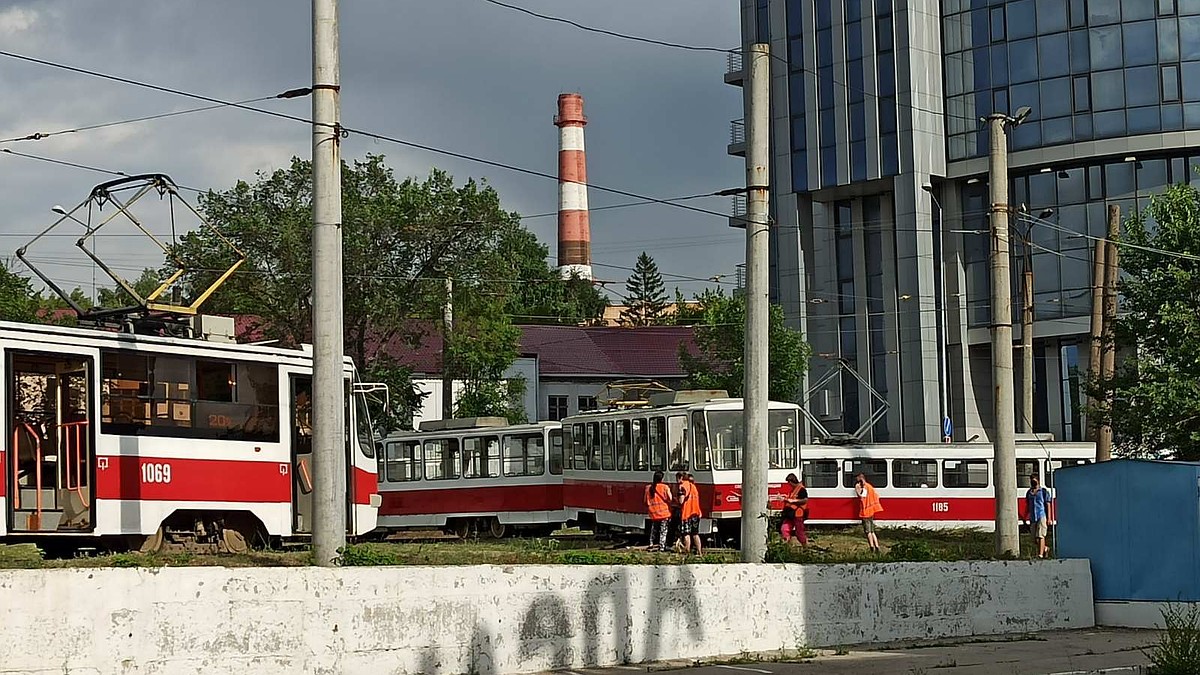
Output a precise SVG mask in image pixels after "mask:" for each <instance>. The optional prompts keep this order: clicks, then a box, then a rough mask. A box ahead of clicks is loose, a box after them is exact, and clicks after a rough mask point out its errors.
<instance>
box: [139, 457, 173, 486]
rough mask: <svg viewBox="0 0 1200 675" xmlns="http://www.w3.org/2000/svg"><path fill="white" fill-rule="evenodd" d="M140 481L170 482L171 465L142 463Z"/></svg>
mask: <svg viewBox="0 0 1200 675" xmlns="http://www.w3.org/2000/svg"><path fill="white" fill-rule="evenodd" d="M142 482H143V483H170V482H171V465H170V464H155V463H153V462H151V463H147V464H143V465H142Z"/></svg>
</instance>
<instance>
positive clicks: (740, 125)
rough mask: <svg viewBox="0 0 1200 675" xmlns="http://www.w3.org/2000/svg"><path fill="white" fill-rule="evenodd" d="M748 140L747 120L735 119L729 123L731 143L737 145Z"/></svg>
mask: <svg viewBox="0 0 1200 675" xmlns="http://www.w3.org/2000/svg"><path fill="white" fill-rule="evenodd" d="M745 142H746V121H745V120H733V121H732V122H730V123H729V144H730V145H737V144H739V143H745Z"/></svg>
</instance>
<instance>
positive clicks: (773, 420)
mask: <svg viewBox="0 0 1200 675" xmlns="http://www.w3.org/2000/svg"><path fill="white" fill-rule="evenodd" d="M707 414H708V442H709V445H710V447H711V449H712V461H713V468H714V469H718V470H736V469H741V468H742V443H743V439H745V437H746V433H745V431H744V428H743V426H742V411H741V410H710V411H708V413H707ZM767 457H768V467H769V468H772V469H794V468H796V467H797V466H798V465H799V456H798V455H797V451H796V413H795V411H793V410H772V411H770V412H768V413H767Z"/></svg>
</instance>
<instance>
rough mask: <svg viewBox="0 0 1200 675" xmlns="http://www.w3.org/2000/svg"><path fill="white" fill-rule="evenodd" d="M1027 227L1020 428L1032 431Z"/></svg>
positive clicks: (1030, 262) (1030, 269)
mask: <svg viewBox="0 0 1200 675" xmlns="http://www.w3.org/2000/svg"><path fill="white" fill-rule="evenodd" d="M1029 236H1030V232H1029V230H1028V228H1027V229H1026V231H1025V237H1024V238H1023V239H1022V240H1021V243H1022V244H1024V245H1025V253H1024V256H1023V260H1024V262H1023V265H1024V266H1025V269H1024V270H1023V272H1024V274H1022V279H1021V281H1022V288H1021V291H1022V293H1021V296H1022V297H1021V429H1022V430H1024V431H1025V433H1027V434H1032V433H1033V257H1032V255H1031V254H1030V251H1029V248H1030V246H1029V244H1030V242H1029Z"/></svg>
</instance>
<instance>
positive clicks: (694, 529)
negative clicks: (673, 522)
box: [679, 516, 700, 535]
mask: <svg viewBox="0 0 1200 675" xmlns="http://www.w3.org/2000/svg"><path fill="white" fill-rule="evenodd" d="M679 534H684V535H687V534H700V516H692V517H691V518H688V519H687V520H684V521H683V522H681V523H680V525H679Z"/></svg>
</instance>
